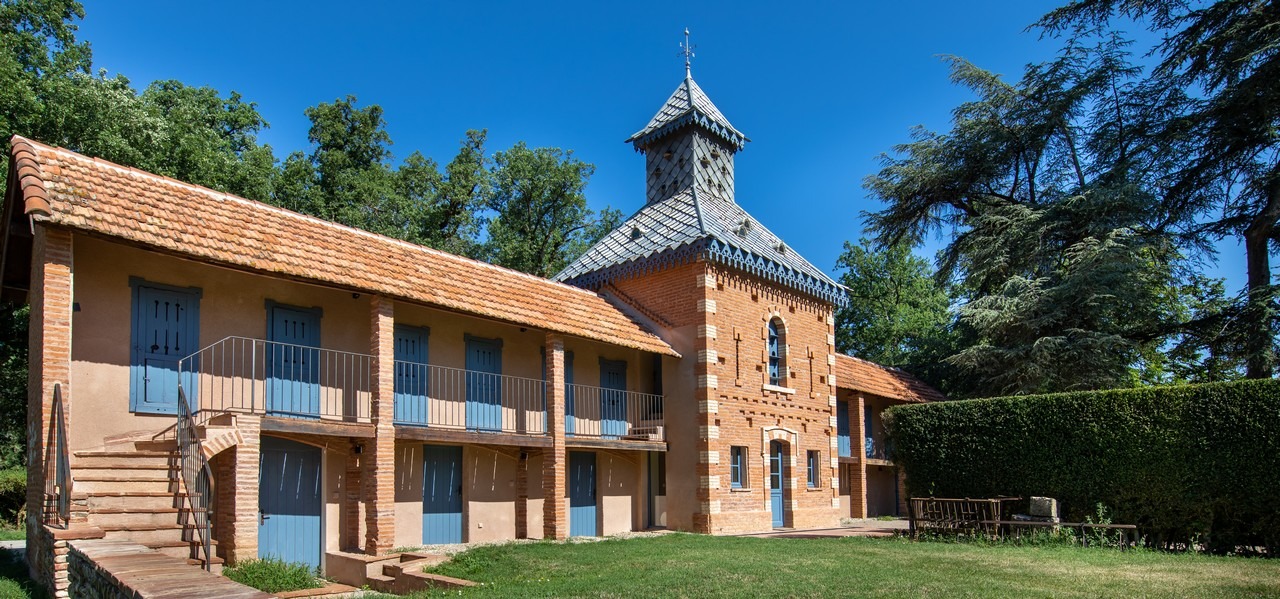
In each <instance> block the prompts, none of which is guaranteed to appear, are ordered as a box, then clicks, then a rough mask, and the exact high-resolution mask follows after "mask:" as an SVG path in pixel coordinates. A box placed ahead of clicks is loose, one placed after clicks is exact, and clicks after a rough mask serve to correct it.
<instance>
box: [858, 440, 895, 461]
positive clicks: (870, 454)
mask: <svg viewBox="0 0 1280 599" xmlns="http://www.w3.org/2000/svg"><path fill="white" fill-rule="evenodd" d="M864 449H865V450H866V455H867V458H868V459H872V460H888V461H892V460H893V444H891V443H889V442H888V441H885V440H878V439H867V440H866V442H865V444H864Z"/></svg>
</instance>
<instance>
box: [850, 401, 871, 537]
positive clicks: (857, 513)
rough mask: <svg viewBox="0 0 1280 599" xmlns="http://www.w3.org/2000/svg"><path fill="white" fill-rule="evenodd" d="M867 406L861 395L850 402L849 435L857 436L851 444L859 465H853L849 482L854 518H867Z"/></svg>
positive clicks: (851, 440)
mask: <svg viewBox="0 0 1280 599" xmlns="http://www.w3.org/2000/svg"><path fill="white" fill-rule="evenodd" d="M865 406H866V403H865V401H864V400H863V399H862V396H861V395H859V396H858V401H856V402H850V405H849V409H850V411H852V412H853V413H852V414H849V420H851V421H852V422H850V424H853V425H854V426H850V427H849V434H850V435H856V436H854V437H853V438H852V439H849V444H850V445H852V446H853V447H852V449H853V457H855V458H858V463H856V464H853V472H851V473H850V474H852V475H853V476H852V477H851V480H849V501H850V502H851V503H853V506H852V509H851V510H850V514H851V515H852V516H853V517H854V518H866V517H867V450H866V443H867V441H866V439H867V423H866V421H865V420H863V416H862V413H863V411H864V410H865Z"/></svg>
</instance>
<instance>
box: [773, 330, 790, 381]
mask: <svg viewBox="0 0 1280 599" xmlns="http://www.w3.org/2000/svg"><path fill="white" fill-rule="evenodd" d="M783 332H784V329H783V327H782V322H780V321H779V320H778V319H777V318H775V319H773V320H770V321H769V384H770V385H778V386H782V379H783V376H784V375H785V374H786V371H787V366H786V364H785V363H784V361H783V359H782V356H783V353H784V352H785V350H784V347H785V345H784V344H783V341H782V333H783Z"/></svg>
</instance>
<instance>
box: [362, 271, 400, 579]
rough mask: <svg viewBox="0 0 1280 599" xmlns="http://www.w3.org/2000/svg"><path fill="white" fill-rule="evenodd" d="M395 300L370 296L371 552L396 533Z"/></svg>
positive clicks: (367, 483)
mask: <svg viewBox="0 0 1280 599" xmlns="http://www.w3.org/2000/svg"><path fill="white" fill-rule="evenodd" d="M394 328H395V304H394V303H393V302H392V301H391V300H389V299H387V298H383V297H378V296H373V297H372V298H370V300H369V353H370V354H372V355H373V373H372V374H373V385H372V387H373V388H372V396H373V397H372V405H371V406H370V414H372V417H373V424H374V427H373V428H374V435H375V436H374V438H373V440H371V441H369V442H367V443H365V449H364V454H363V455H362V456H361V460H360V461H361V465H362V466H363V468H362V470H363V472H362V473H361V482H362V483H363V487H364V500H365V515H364V520H365V533H364V550H365V553H368V554H371V555H382V554H385V553H387V552H388V551H391V548H392V547H394V545H395V536H396V522H395V518H396V498H395V468H396V455H395V453H396V430H395V426H394V425H393V424H392V421H393V420H394V418H395V375H394V371H395V340H394Z"/></svg>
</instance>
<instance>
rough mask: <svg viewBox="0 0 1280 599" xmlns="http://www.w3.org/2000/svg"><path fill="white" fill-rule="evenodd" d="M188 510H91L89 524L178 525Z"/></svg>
mask: <svg viewBox="0 0 1280 599" xmlns="http://www.w3.org/2000/svg"><path fill="white" fill-rule="evenodd" d="M187 511H188V510H187V509H185V508H183V509H179V508H175V507H160V508H141V507H136V506H135V507H125V508H99V509H91V510H90V512H89V522H91V523H95V524H99V525H108V524H110V525H119V526H135V525H139V526H145V525H153V524H178V523H182V522H183V520H182V518H183V517H184V516H186V515H187V514H186V512H187Z"/></svg>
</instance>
